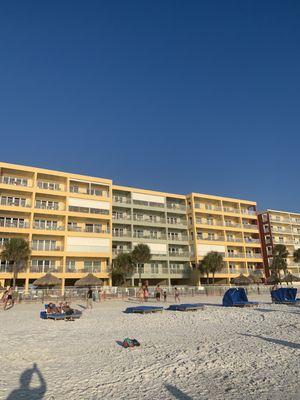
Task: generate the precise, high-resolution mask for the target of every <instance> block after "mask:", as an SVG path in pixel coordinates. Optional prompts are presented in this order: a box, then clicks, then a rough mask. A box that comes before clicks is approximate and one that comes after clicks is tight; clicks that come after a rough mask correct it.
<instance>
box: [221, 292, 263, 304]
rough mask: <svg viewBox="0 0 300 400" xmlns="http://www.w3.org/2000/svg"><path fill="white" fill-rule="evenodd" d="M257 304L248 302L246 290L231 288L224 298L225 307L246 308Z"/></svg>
mask: <svg viewBox="0 0 300 400" xmlns="http://www.w3.org/2000/svg"><path fill="white" fill-rule="evenodd" d="M255 305H258V303H257V302H251V301H248V297H247V294H246V291H245V289H244V288H231V289H228V290H227V291H226V293H225V294H224V296H223V306H225V307H245V306H255Z"/></svg>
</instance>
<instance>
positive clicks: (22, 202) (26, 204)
mask: <svg viewBox="0 0 300 400" xmlns="http://www.w3.org/2000/svg"><path fill="white" fill-rule="evenodd" d="M0 204H1V205H2V206H9V207H31V206H30V204H29V202H28V201H26V200H25V199H20V200H15V201H11V200H9V199H8V198H5V197H1V199H0Z"/></svg>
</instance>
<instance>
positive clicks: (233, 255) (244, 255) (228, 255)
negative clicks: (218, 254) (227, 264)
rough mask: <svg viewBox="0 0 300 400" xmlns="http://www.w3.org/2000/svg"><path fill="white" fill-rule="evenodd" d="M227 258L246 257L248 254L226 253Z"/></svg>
mask: <svg viewBox="0 0 300 400" xmlns="http://www.w3.org/2000/svg"><path fill="white" fill-rule="evenodd" d="M225 257H227V258H245V257H246V254H245V253H227V254H226V255H225Z"/></svg>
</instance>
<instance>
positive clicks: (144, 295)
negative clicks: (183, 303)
mask: <svg viewBox="0 0 300 400" xmlns="http://www.w3.org/2000/svg"><path fill="white" fill-rule="evenodd" d="M167 295H168V294H167V291H166V290H165V289H164V290H163V289H162V288H161V287H160V285H157V286H156V287H155V290H154V297H155V299H156V301H157V302H160V301H161V299H162V298H163V301H164V302H166V301H167ZM149 296H150V294H149V288H148V285H146V284H145V285H142V286H141V287H140V288H139V290H138V293H137V297H138V298H139V300H140V302H144V301H145V302H147V301H148V298H149ZM174 298H175V303H177V302H178V303H179V302H180V297H179V290H178V289H177V288H176V287H175V288H174Z"/></svg>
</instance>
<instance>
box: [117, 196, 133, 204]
mask: <svg viewBox="0 0 300 400" xmlns="http://www.w3.org/2000/svg"><path fill="white" fill-rule="evenodd" d="M113 201H114V202H115V203H120V204H131V199H128V198H126V197H117V196H113Z"/></svg>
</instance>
